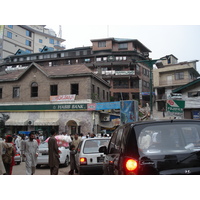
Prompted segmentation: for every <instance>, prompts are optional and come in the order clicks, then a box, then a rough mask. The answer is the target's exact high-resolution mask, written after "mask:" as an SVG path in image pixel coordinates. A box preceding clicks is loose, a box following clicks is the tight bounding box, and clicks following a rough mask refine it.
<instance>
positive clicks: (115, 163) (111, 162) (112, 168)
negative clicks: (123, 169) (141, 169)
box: [105, 127, 123, 175]
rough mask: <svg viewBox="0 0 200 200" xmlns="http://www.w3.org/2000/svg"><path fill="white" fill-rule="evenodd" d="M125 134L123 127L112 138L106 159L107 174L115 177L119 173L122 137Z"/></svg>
mask: <svg viewBox="0 0 200 200" xmlns="http://www.w3.org/2000/svg"><path fill="white" fill-rule="evenodd" d="M122 134H123V127H121V128H119V129H117V130H116V131H115V132H114V133H113V136H112V138H111V141H110V144H109V147H108V154H107V156H106V158H105V163H106V166H107V169H106V171H107V173H108V174H111V175H114V174H118V173H119V158H120V153H121V148H120V146H121V137H122Z"/></svg>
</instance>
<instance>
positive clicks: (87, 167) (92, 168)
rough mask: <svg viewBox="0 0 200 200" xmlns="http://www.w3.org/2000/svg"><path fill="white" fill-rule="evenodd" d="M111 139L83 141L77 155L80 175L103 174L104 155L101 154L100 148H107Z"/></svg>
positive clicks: (87, 139) (88, 139)
mask: <svg viewBox="0 0 200 200" xmlns="http://www.w3.org/2000/svg"><path fill="white" fill-rule="evenodd" d="M109 140H110V138H108V137H104V138H86V139H84V140H82V141H81V142H80V143H79V145H78V148H77V153H76V155H75V160H76V166H77V170H78V174H80V175H83V174H102V173H103V160H104V157H105V155H104V153H99V147H101V146H107V145H108V143H109Z"/></svg>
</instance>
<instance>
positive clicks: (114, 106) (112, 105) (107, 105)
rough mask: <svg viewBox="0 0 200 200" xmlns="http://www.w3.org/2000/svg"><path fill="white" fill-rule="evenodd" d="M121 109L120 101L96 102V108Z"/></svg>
mask: <svg viewBox="0 0 200 200" xmlns="http://www.w3.org/2000/svg"><path fill="white" fill-rule="evenodd" d="M111 109H120V101H114V102H104V103H96V110H111Z"/></svg>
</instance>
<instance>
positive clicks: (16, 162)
mask: <svg viewBox="0 0 200 200" xmlns="http://www.w3.org/2000/svg"><path fill="white" fill-rule="evenodd" d="M14 161H15V164H17V165H19V164H20V163H21V155H20V153H17V152H16V154H15V157H14Z"/></svg>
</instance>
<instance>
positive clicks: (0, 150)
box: [0, 141, 8, 175]
mask: <svg viewBox="0 0 200 200" xmlns="http://www.w3.org/2000/svg"><path fill="white" fill-rule="evenodd" d="M6 148H8V144H7V143H6V142H5V141H0V175H5V174H6V170H5V167H4V164H3V160H2V154H3V149H6Z"/></svg>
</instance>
